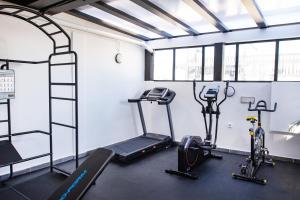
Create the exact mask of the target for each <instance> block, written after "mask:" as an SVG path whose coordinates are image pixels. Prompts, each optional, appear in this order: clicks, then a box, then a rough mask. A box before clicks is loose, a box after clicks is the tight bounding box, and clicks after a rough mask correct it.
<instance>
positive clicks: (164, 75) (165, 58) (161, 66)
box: [154, 49, 173, 80]
mask: <svg viewBox="0 0 300 200" xmlns="http://www.w3.org/2000/svg"><path fill="white" fill-rule="evenodd" d="M154 80H173V50H172V49H171V50H159V51H155V53H154Z"/></svg>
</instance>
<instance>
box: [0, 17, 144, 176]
mask: <svg viewBox="0 0 300 200" xmlns="http://www.w3.org/2000/svg"><path fill="white" fill-rule="evenodd" d="M58 17H59V16H56V18H58ZM64 17H65V15H61V16H60V19H64ZM70 19H73V21H72V22H73V23H75V24H76V23H78V24H79V25H82V24H81V23H80V22H81V21H80V20H78V21H76V20H74V18H72V17H66V20H70ZM0 26H1V27H4V28H1V31H0V58H1V59H21V60H22V59H23V60H47V59H48V56H49V55H50V53H51V50H52V44H51V41H50V40H49V39H48V38H47V37H45V36H44V34H43V33H41V32H40V31H39V30H37V29H36V28H34V27H32V26H31V25H29V24H27V23H25V22H23V21H20V20H18V19H15V18H11V17H7V16H2V15H1V16H0ZM84 26H86V27H90V28H93V29H96V30H97V28H99V30H101V31H103V30H104V31H105V29H104V28H102V27H98V26H95V25H92V24H89V23H85V24H84ZM65 29H66V30H67V32H68V33H69V34H70V35H71V36H72V38H73V47H74V50H75V51H77V53H78V58H79V128H80V129H79V134H80V140H79V144H80V153H82V152H86V151H88V150H92V149H95V148H97V147H101V146H106V145H108V144H112V143H115V142H118V141H120V140H123V139H126V138H129V137H133V136H135V135H136V134H137V133H138V132H140V131H139V130H138V129H139V127H137V126H136V124H135V121H134V117H132V116H133V115H136V109H135V107H133V106H131V105H129V104H128V103H127V98H129V97H133V96H136V94H138V93H140V92H141V91H142V90H143V83H144V82H143V78H144V48H143V47H141V46H138V45H136V44H132V43H127V42H123V41H117V40H115V39H111V38H107V37H103V36H100V35H96V34H93V33H89V32H85V31H80V30H78V29H70V28H66V27H65ZM117 49H119V51H120V52H121V53H122V55H123V62H122V64H116V63H115V61H114V56H115V54H116V53H117ZM11 68H12V69H15V71H16V99H14V100H12V106H11V107H12V127H13V128H12V130H13V132H21V131H28V130H36V129H40V130H44V131H48V129H49V128H48V74H47V72H48V68H47V64H41V65H24V64H11ZM128 72H130V73H128ZM54 74H55V72H54ZM70 74H71V70H69V69H67V71H66V75H70ZM54 79H56V80H55V81H66V82H68V80H69V79H70V76H68V77H67V76H63V75H62V74H60V75H59V76H58V77H57V78H54ZM53 93H54V94H55V95H58V94H62V95H64V96H67V95H69V94H70V93H72V91H71V90H70V89H67V88H66V89H63V90H61V89H60V90H58V89H53ZM53 104H54V105H53V109H54V110H56V111H57V112H56V114H54V116H53V118H54V121H59V122H66V123H68V124H70V123H72V121H73V123H74V120H73V119H72V117H70V115H69V114H66V113H67V112H72V106H70V104H69V103H60V104H59V105H58V103H53ZM0 109H1V110H0V117H1V119H3V118H5V117H6V110H5V106H2V107H1V108H0ZM53 133H54V138H53V140H54V159H55V160H56V159H60V158H64V157H68V156H70V155H74V152H75V151H74V143H73V135H72V131H70V130H69V129H66V128H61V127H55V128H54V132H53ZM0 134H7V126H4V125H3V124H2V125H0ZM48 141H49V140H48V137H47V136H43V135H40V134H33V135H27V136H20V137H14V139H13V144H14V145H15V146H16V148H17V149H18V151H19V152H20V154H21V156H22V157H24V158H27V157H31V156H35V155H37V154H41V153H47V152H49V142H48ZM47 162H49V159H48V157H46V158H42V159H38V160H34V161H30V162H26V163H23V164H19V165H15V170H21V169H25V168H29V167H31V166H35V165H38V164H42V163H47ZM7 172H8V168H2V169H0V174H5V173H7Z"/></svg>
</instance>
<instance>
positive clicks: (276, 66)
mask: <svg viewBox="0 0 300 200" xmlns="http://www.w3.org/2000/svg"><path fill="white" fill-rule="evenodd" d="M278 64H279V40H277V41H276V46H275V68H274V81H277V80H278Z"/></svg>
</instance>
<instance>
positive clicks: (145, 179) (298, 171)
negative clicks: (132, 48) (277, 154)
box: [0, 148, 300, 200]
mask: <svg viewBox="0 0 300 200" xmlns="http://www.w3.org/2000/svg"><path fill="white" fill-rule="evenodd" d="M222 155H223V156H224V158H223V160H208V161H207V162H205V163H204V164H203V165H201V166H199V167H198V168H197V170H196V172H197V173H198V174H199V175H200V177H199V179H198V180H189V179H185V178H182V177H177V176H174V175H169V174H166V173H165V172H164V170H165V169H169V168H176V165H177V160H176V158H177V152H176V148H172V149H168V150H166V151H163V152H159V153H156V154H152V155H149V156H147V157H146V158H144V159H140V160H137V161H135V162H134V163H132V164H130V165H120V164H117V163H111V164H110V165H109V166H108V167H107V168H106V170H105V171H104V173H103V174H102V175H101V176H100V177H99V179H98V181H97V184H96V185H95V186H93V187H92V188H91V189H90V191H89V192H88V193H87V194H86V196H85V197H84V198H83V199H84V200H96V199H99V200H100V199H101V200H119V199H120V200H185V199H188V200H199V199H205V200H216V199H221V200H223V199H224V200H227V199H228V200H229V199H230V200H235V199H239V200H241V199H243V200H248V199H249V200H250V199H251V200H258V199H261V200H268V199H270V200H276V199H280V200H299V199H300V181H299V180H300V165H296V164H291V163H285V162H279V161H277V162H276V166H275V167H274V168H272V167H263V168H261V170H260V171H259V174H258V176H259V177H265V178H266V179H268V184H267V185H265V186H263V185H257V184H254V183H250V182H244V181H239V180H234V179H232V178H231V173H232V172H238V166H239V164H240V162H241V160H242V159H243V156H240V155H232V154H226V153H222ZM69 166H71V163H68V164H66V165H65V166H64V167H66V168H68V167H69ZM41 173H45V172H44V171H42V172H38V173H36V174H35V176H36V175H38V174H41ZM31 176H32V175H31ZM28 178H31V177H29V176H23V177H21V178H20V179H16V180H15V182H20V181H22V179H23V180H24V179H28ZM0 195H1V193H0ZM0 199H2V198H1V196H0ZM9 199H13V198H9Z"/></svg>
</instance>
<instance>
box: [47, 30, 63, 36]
mask: <svg viewBox="0 0 300 200" xmlns="http://www.w3.org/2000/svg"><path fill="white" fill-rule="evenodd" d="M60 33H63V32H62V31H56V32H53V33H49V34H48V35H50V36H53V35H57V34H60Z"/></svg>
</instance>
